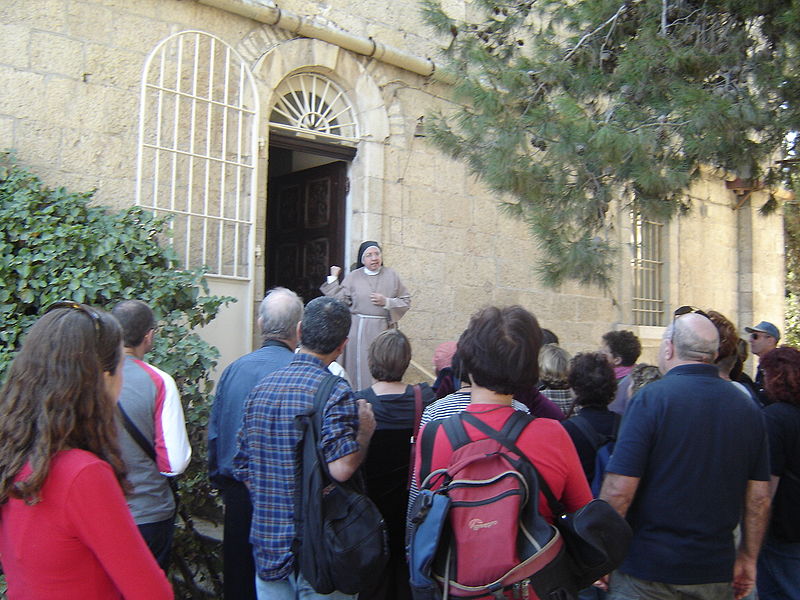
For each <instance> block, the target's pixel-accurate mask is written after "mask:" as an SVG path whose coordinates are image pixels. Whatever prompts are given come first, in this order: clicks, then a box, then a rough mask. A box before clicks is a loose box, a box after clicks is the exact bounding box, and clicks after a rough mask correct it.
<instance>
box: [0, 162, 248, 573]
mask: <svg viewBox="0 0 800 600" xmlns="http://www.w3.org/2000/svg"><path fill="white" fill-rule="evenodd" d="M91 199H92V193H91V192H90V193H72V192H68V191H67V190H65V189H64V188H57V189H50V188H47V187H46V186H44V185H43V183H42V182H41V180H40V179H39V178H38V177H37V176H35V175H33V174H32V173H30V172H28V171H26V170H25V169H23V168H22V167H20V166H19V165H17V164H16V163H15V162H14V160H13V157H11V156H10V155H9V154H8V153H2V154H0V319H1V320H2V324H1V325H0V342H2V343H1V344H0V377H2V374H3V373H4V372H5V370H6V368H7V367H8V365H9V363H10V361H11V359H12V358H13V355H14V352H15V351H16V350H17V348H18V347H19V346H20V344H21V342H22V340H23V338H24V334H25V332H26V331H27V329H28V328H29V327H30V325H31V324H33V322H34V321H35V320H36V319H37V318H38V317H39V316H40V315H41V314H42V311H43V310H44V309H45V308H46V307H47V306H48V305H50V304H52V303H53V302H56V301H58V300H63V299H71V300H76V301H78V302H84V303H87V304H91V305H93V306H98V307H102V308H105V309H110V308H112V307H113V305H114V304H116V303H117V302H119V301H120V300H123V299H128V298H138V299H140V300H143V301H144V302H147V303H148V304H149V305H150V307H151V308H152V309H153V312H154V313H155V315H156V318H157V320H158V322H159V326H160V327H159V330H158V335H157V338H156V339H157V341H156V345H155V348H154V349H153V351H152V352H151V353H150V354H149V355H148V357H147V359H148V361H150V362H152V363H153V364H155V365H157V366H159V367H160V368H161V369H163V370H164V371H166V372H168V373H170V374H171V375H173V377H174V378H175V381H176V383H177V385H178V388H179V389H180V392H181V398H182V401H183V405H184V412H185V415H186V419H187V429H188V431H189V437H190V441H191V444H192V451H193V453H192V462H191V464H190V466H189V468H188V469H187V471H186V473H185V474H184V475H182V476H181V477H180V479H179V484H180V488H181V498H182V501H183V504H184V507H185V508H186V509H188V512H190V513H191V514H195V515H202V516H204V517H210V518H213V517H215V516H216V515H217V514H218V503H217V499H216V496H215V494H214V493H213V490H212V489H211V488H210V486H209V483H208V477H207V473H206V464H205V458H206V454H207V453H206V441H205V438H206V426H207V423H208V413H209V406H210V401H209V398H210V394H211V391H212V387H213V382H212V381H211V380H210V379H209V377H208V375H209V371H210V369H212V368H213V367H214V365H215V364H216V359H217V358H218V356H219V353H218V351H217V349H216V348H214V347H212V346H210V345H209V344H208V343H206V342H205V341H203V340H202V339H201V338H200V337H199V336H198V335H197V334H196V333H194V332H193V331H192V329H193V328H194V327H197V326H200V325H204V324H206V323H208V322H210V321H211V320H212V319H213V318H214V317H215V315H216V314H217V311H218V310H219V308H220V307H221V306H223V305H224V304H227V303H228V302H230V301H232V300H233V298H229V297H220V296H209V295H208V286H207V284H206V282H205V279H204V277H203V271H202V270H193V271H183V270H179V269H177V268H176V260H175V255H174V253H173V252H172V250H171V248H169V247H162V246H161V245H160V244H159V243H158V239H159V236H161V235H162V234H163V230H164V225H165V222H164V220H160V219H156V218H154V217H153V216H152V215H151V214H150V213H148V212H145V211H143V210H141V209H140V208H130V209H128V210H125V211H121V212H117V211H111V210H107V209H105V208H102V207H99V206H94V205H92V204H90V201H91ZM191 538H192V536H190V535H188V534H187V532H185V531H181V530H179V532H178V535H177V540H178V541H177V544H176V554H178V555H179V556H180V558H182V559H183V560H184V561H185V562H186V563H188V564H190V565H202V564H206V563H205V556H206V555H207V554H208V553H209V550H208V549H207V548H202V547H200V546H199V542H198V540H196V539H191ZM205 571H206V572H204V573H203V574H202V575H201V577H212V576H213V573H209V572H207V571H209V569H206V570H205ZM184 575H185V574H184Z"/></svg>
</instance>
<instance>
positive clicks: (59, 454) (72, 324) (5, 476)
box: [0, 302, 172, 600]
mask: <svg viewBox="0 0 800 600" xmlns="http://www.w3.org/2000/svg"><path fill="white" fill-rule="evenodd" d="M122 362H123V350H122V331H121V328H120V326H119V324H118V323H117V321H116V320H115V319H114V317H112V316H111V315H109V314H107V313H105V312H102V311H100V310H95V309H92V308H90V307H88V306H86V305H84V304H78V303H76V302H57V303H56V304H54V305H53V306H52V307H50V309H48V310H47V311H46V312H45V314H44V316H42V317H41V318H40V319H39V320H38V321H37V322H36V323H35V324H34V325H33V327H32V328H31V329H30V331H29V332H28V334H27V337H26V339H25V342H24V344H23V346H22V349H21V350H20V351H19V353H18V354H17V356H16V358H15V359H14V362H13V363H12V364H11V367H10V369H9V372H8V376H7V379H6V382H5V385H4V386H3V388H2V390H0V557H2V564H3V570H4V571H5V574H6V579H7V584H8V597H9V599H10V600H14V599H15V598H25V599H26V600H39V599H41V600H45V599H47V600H51V599H53V598H58V599H59V600H72V599H74V600H79V599H80V600H94V599H97V600H100V599H102V600H107V599H113V598H123V597H124V598H126V599H142V600H145V599H147V600H156V599H157V600H161V599H165V598H172V589H171V588H170V585H169V582H168V581H167V579H166V577H165V575H164V573H163V571H162V570H161V569H160V568H159V567H158V565H157V564H156V562H155V559H154V558H153V555H152V554H151V553H150V551H149V550H148V548H147V546H146V545H145V543H144V540H143V539H142V536H141V534H140V533H139V530H138V529H137V528H136V525H135V524H134V522H133V518H132V517H131V515H130V512H129V510H128V507H127V505H126V503H125V497H124V495H123V491H122V490H123V488H124V487H125V486H126V485H127V482H126V480H125V465H124V464H123V462H122V459H121V458H120V452H119V447H118V445H117V428H116V423H115V415H116V402H117V397H118V395H119V392H120V388H121V386H122Z"/></svg>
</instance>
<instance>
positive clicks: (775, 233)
mask: <svg viewBox="0 0 800 600" xmlns="http://www.w3.org/2000/svg"><path fill="white" fill-rule="evenodd" d="M465 4H466V3H465V2H463V1H456V0H453V1H451V2H450V3H449V5H448V8H449V9H450V10H451V14H458V11H462V12H463V11H464V10H465V9H464V6H465ZM280 5H281V7H282V8H284V9H286V10H290V11H293V12H295V13H297V14H300V15H307V16H311V17H314V18H315V19H316V21H317V22H319V23H326V24H328V25H330V26H331V27H334V28H338V29H343V30H346V31H348V32H349V33H351V34H354V35H359V36H364V37H366V36H374V37H375V38H376V39H379V40H380V41H381V42H382V43H385V44H388V45H391V46H394V47H397V48H399V49H401V50H403V51H406V52H409V53H413V54H416V55H418V56H421V57H425V56H433V55H434V50H435V48H434V46H433V40H432V39H431V37H430V35H429V33H430V32H429V31H427V30H426V29H425V28H424V26H423V25H422V23H421V19H420V16H419V12H418V7H417V4H416V3H415V2H393V3H392V2H390V3H386V2H378V1H377V0H359V1H354V0H328V1H326V2H315V1H303V2H301V1H300V0H288V1H286V2H281V3H280ZM0 23H2V25H0V90H3V92H2V93H0V147H9V148H14V149H15V150H16V152H17V156H18V158H19V160H20V161H21V162H22V163H24V164H26V165H28V166H30V167H31V168H32V169H34V170H36V171H37V172H39V173H41V174H42V175H43V176H44V178H45V180H46V181H47V182H48V183H49V184H52V185H64V186H67V187H69V188H71V189H73V190H76V191H77V190H88V189H93V188H96V189H97V196H96V198H97V201H98V202H100V203H102V204H107V205H111V206H116V207H125V206H130V205H131V204H132V203H133V201H134V182H135V174H136V153H137V141H138V118H139V117H138V111H139V96H140V82H141V76H142V66H143V63H144V60H145V57H146V56H147V54H148V52H149V51H150V50H151V49H152V48H153V47H155V46H156V44H158V42H159V41H161V40H163V39H164V38H165V37H167V36H168V35H170V34H172V33H176V32H178V31H184V30H201V31H206V32H208V33H211V34H213V35H215V36H217V37H219V38H221V39H222V40H224V41H225V42H226V43H228V44H229V45H230V46H232V47H233V48H236V49H237V50H238V51H239V52H241V53H242V54H243V55H244V56H245V59H246V60H248V61H249V63H250V66H251V67H252V68H253V70H254V72H255V75H256V77H257V81H258V84H259V86H260V90H259V93H260V95H261V101H262V107H261V108H262V116H263V118H264V119H266V118H267V116H268V115H269V108H270V106H271V104H272V103H274V101H275V98H274V97H273V94H272V91H273V90H274V86H275V85H277V83H278V82H279V81H280V80H281V78H282V77H284V76H285V75H287V74H289V73H291V72H292V71H293V70H296V69H298V68H301V67H304V68H312V67H313V68H315V69H317V70H318V71H319V72H321V73H324V74H327V75H329V76H330V77H331V78H333V79H335V80H336V81H337V82H338V83H339V84H341V85H343V86H345V87H346V88H347V89H348V91H349V93H351V94H352V95H354V97H355V100H356V104H357V105H358V110H359V116H360V118H361V119H362V128H363V129H364V131H365V133H366V136H365V138H364V139H363V141H362V142H361V143H360V144H359V152H358V156H357V158H356V160H355V161H354V163H353V164H352V168H351V172H350V179H351V190H352V191H351V205H352V210H351V214H350V215H349V219H350V231H351V239H350V240H349V244H350V247H351V249H352V250H354V249H355V248H356V247H357V246H358V244H359V242H360V241H361V239H369V238H373V237H374V238H375V239H379V240H382V242H383V243H384V245H385V258H386V262H387V264H389V265H391V266H393V267H395V268H397V270H398V271H399V272H400V273H401V274H402V276H403V279H404V281H405V282H406V284H407V286H408V287H409V289H410V290H411V291H412V294H413V309H412V310H411V311H410V312H409V313H408V315H407V316H406V317H405V319H404V320H403V322H402V328H403V330H404V331H405V332H406V333H408V334H409V336H410V337H411V338H412V343H413V344H414V348H415V359H416V361H417V362H418V363H419V364H421V365H422V366H423V367H425V368H426V369H431V366H430V365H431V356H432V354H433V349H434V348H435V346H436V345H437V344H438V343H440V342H442V341H445V340H448V339H455V338H456V337H457V336H458V334H459V333H460V331H461V330H462V329H463V327H464V325H465V324H466V322H467V320H468V318H469V315H470V314H471V313H472V312H474V310H475V309H476V308H478V307H480V306H482V305H486V304H490V303H494V304H501V305H505V304H511V303H519V304H522V305H524V306H526V307H527V308H529V309H531V310H532V311H533V312H534V313H535V314H536V315H537V316H538V318H539V319H540V321H541V323H542V325H543V326H546V327H549V328H551V329H553V330H554V331H556V332H557V333H558V335H559V336H560V338H561V340H562V344H563V345H564V346H565V347H566V348H567V349H568V350H570V351H571V352H576V351H580V350H587V349H588V350H594V349H596V348H598V346H599V343H600V336H601V335H602V333H603V332H605V331H607V330H608V329H612V328H631V327H632V326H631V320H632V316H631V313H630V310H629V302H628V298H627V297H628V296H629V293H630V276H629V274H630V253H629V251H628V250H627V249H626V245H625V244H627V242H628V236H629V227H630V225H629V224H628V225H627V226H626V225H625V220H626V219H627V217H626V216H625V215H624V214H622V215H621V216H620V219H619V221H618V227H617V229H616V232H617V235H619V239H620V242H621V244H622V246H621V251H620V255H619V274H618V275H619V276H618V284H617V286H616V287H615V288H614V290H613V294H612V293H603V292H601V291H599V290H597V289H594V288H585V287H581V286H578V285H576V284H566V285H564V286H563V287H562V288H561V289H560V290H556V291H552V290H548V289H545V288H544V287H543V286H542V284H541V283H540V281H539V280H538V278H537V276H536V274H535V268H536V264H537V258H538V256H539V252H538V249H537V246H536V243H535V242H534V241H533V240H531V238H530V237H529V235H528V232H527V230H526V228H525V227H524V225H522V224H521V223H519V222H517V221H514V220H511V219H509V218H508V217H506V216H504V215H503V214H502V213H500V211H499V210H498V208H497V200H498V199H497V198H496V197H495V195H493V194H492V193H490V192H488V191H487V190H486V188H485V187H483V186H482V185H481V183H480V181H478V180H476V178H475V177H474V176H471V175H469V174H468V172H467V170H466V169H465V167H464V166H463V165H462V164H460V163H458V162H456V161H453V160H451V159H449V158H447V157H445V156H443V155H442V154H441V153H440V152H438V151H437V150H436V149H434V148H433V147H432V146H431V145H430V143H429V142H428V140H426V139H425V138H422V137H415V135H414V134H415V128H416V124H417V121H418V119H419V117H421V116H423V115H425V114H427V113H428V111H429V110H431V109H444V110H447V109H448V108H449V107H450V105H449V102H448V100H447V96H448V88H447V87H446V86H445V85H444V84H441V83H435V82H431V81H429V80H427V79H425V78H424V77H421V76H417V75H413V74H411V73H408V72H406V71H403V70H401V69H399V68H396V67H391V66H388V65H385V64H383V63H380V62H378V61H375V60H371V59H368V58H366V57H363V56H358V55H354V54H352V53H349V52H347V51H344V50H340V49H337V48H336V47H335V46H332V45H330V44H327V43H325V42H321V41H311V40H305V39H294V37H293V36H292V34H291V33H289V32H285V31H280V30H277V29H275V28H272V27H269V26H266V25H263V24H260V23H256V22H254V21H251V20H249V19H246V18H243V17H239V16H236V15H232V14H230V13H227V12H224V11H221V10H218V9H215V8H211V7H208V6H205V5H202V4H200V3H198V2H196V1H193V0H136V1H135V2H129V1H126V2H122V1H119V0H85V1H84V0H26V1H23V0H16V1H14V0H11V1H9V0H7V1H6V2H3V3H0ZM260 128H261V132H260V133H261V135H262V136H266V135H268V129H267V126H266V123H265V122H264V123H262V124H261V126H260ZM267 161H268V156H267V153H266V150H265V151H264V153H263V154H262V156H261V157H260V169H261V173H262V185H261V189H260V190H259V199H258V203H259V207H258V210H259V214H258V217H257V220H256V232H257V233H256V235H257V243H259V244H260V245H262V247H263V244H264V239H265V231H266V228H265V219H266V211H265V207H266V183H265V175H264V174H265V173H266V165H267ZM690 196H691V197H692V199H693V204H694V208H693V210H692V211H691V212H690V213H689V214H688V215H686V216H682V217H679V218H677V219H676V220H674V221H673V222H672V224H670V225H669V238H670V240H671V241H670V244H669V248H668V256H667V258H668V262H669V264H668V277H667V279H668V286H667V287H668V293H669V297H668V298H667V300H668V305H669V308H670V309H671V308H674V307H675V306H679V305H681V304H694V305H698V306H702V307H714V308H718V309H719V310H721V311H722V312H724V313H725V314H728V315H729V316H730V317H731V318H732V319H733V320H734V321H735V322H736V321H738V324H739V325H740V326H743V325H747V324H750V322H751V321H752V322H757V321H759V320H761V319H768V320H773V321H774V322H776V323H782V316H783V308H782V306H783V305H782V287H783V275H782V273H783V271H782V268H783V261H782V249H783V241H782V229H781V220H780V215H775V216H771V217H768V218H764V217H761V216H759V215H758V214H757V207H758V206H759V194H754V198H753V199H752V200H751V201H750V202H748V203H747V204H746V205H745V206H743V207H742V208H741V209H740V210H738V211H734V210H733V209H732V208H731V205H732V202H734V200H735V198H734V196H733V194H732V193H731V192H730V191H728V190H727V189H725V186H724V182H723V181H722V179H721V178H720V177H719V176H718V175H717V176H709V177H707V178H706V179H704V180H703V181H701V182H699V183H698V184H697V185H696V186H695V187H694V188H693V189H692V190H691V191H690ZM743 215H744V216H743ZM745 217H746V218H745ZM626 227H627V228H628V229H626ZM747 227H750V229H751V230H752V235H751V236H750V241H749V242H748V243H747V244H742V243H741V237H742V235H741V231H743V230H747ZM743 253H744V254H743ZM748 253H749V254H748ZM263 260H264V259H263V257H262V258H260V259H257V261H256V265H257V269H256V273H257V275H256V280H255V296H256V299H257V298H258V297H260V294H262V293H263V291H264V290H263V287H264V283H263V276H261V275H258V273H260V272H263ZM742 264H747V265H751V269H750V270H749V271H747V270H745V271H742V269H741V265H742ZM750 282H752V286H751V285H750ZM743 299H744V300H743ZM229 310H233V311H249V310H252V306H246V305H242V304H241V303H240V304H239V305H236V306H234V307H233V308H231V309H229ZM742 319H744V321H743V320H742ZM635 329H636V330H637V331H638V332H639V333H640V335H642V336H643V338H646V339H645V345H646V347H647V353H646V355H645V356H646V358H648V359H649V360H654V359H655V354H654V353H655V349H656V348H657V343H658V337H659V335H660V331H661V329H660V328H647V329H646V328H635ZM233 358H235V357H234V356H226V357H224V358H223V361H222V363H223V365H224V364H225V363H226V362H227V361H229V360H232V359H233ZM421 377H422V374H421V373H420V372H414V373H411V374H410V375H409V379H415V378H421Z"/></svg>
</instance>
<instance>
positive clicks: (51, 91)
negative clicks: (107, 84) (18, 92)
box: [39, 77, 84, 126]
mask: <svg viewBox="0 0 800 600" xmlns="http://www.w3.org/2000/svg"><path fill="white" fill-rule="evenodd" d="M83 85H84V84H83V83H81V82H80V81H78V80H76V79H71V78H68V77H48V78H46V79H45V93H44V94H43V97H42V98H41V99H39V100H40V101H41V102H42V103H43V104H44V111H43V112H42V113H41V116H42V118H46V119H52V120H53V121H57V122H59V123H61V124H64V125H65V126H69V123H70V122H71V121H72V120H73V119H75V118H76V115H75V110H74V102H75V96H76V94H77V90H78V88H79V87H80V86H83Z"/></svg>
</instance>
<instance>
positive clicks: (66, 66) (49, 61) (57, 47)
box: [30, 31, 85, 79]
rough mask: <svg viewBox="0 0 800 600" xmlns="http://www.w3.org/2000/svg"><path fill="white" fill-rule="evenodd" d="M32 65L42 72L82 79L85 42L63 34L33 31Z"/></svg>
mask: <svg viewBox="0 0 800 600" xmlns="http://www.w3.org/2000/svg"><path fill="white" fill-rule="evenodd" d="M30 65H31V69H33V70H34V71H39V72H41V73H50V74H53V75H64V76H66V77H72V78H74V79H80V78H81V77H82V75H83V73H84V72H85V70H84V69H85V64H84V46H83V42H80V41H78V40H75V39H72V38H69V37H66V36H64V35H61V34H56V33H50V32H47V31H32V32H31V42H30Z"/></svg>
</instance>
